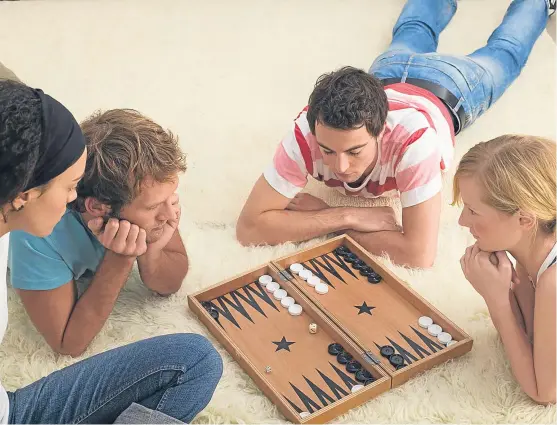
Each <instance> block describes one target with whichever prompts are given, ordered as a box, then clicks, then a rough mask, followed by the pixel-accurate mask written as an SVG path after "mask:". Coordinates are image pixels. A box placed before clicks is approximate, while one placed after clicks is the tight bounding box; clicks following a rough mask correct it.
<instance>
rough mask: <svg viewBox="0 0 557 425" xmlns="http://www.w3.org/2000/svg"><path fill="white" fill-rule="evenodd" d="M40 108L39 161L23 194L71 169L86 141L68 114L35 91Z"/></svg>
mask: <svg viewBox="0 0 557 425" xmlns="http://www.w3.org/2000/svg"><path fill="white" fill-rule="evenodd" d="M35 93H36V95H37V96H38V97H39V98H40V99H41V105H42V117H41V118H42V128H41V130H42V134H41V145H40V147H39V160H38V161H37V165H36V166H35V171H34V172H33V176H32V177H31V180H30V181H29V183H28V184H27V186H26V188H25V190H29V189H32V188H34V187H38V186H41V185H43V184H45V183H48V182H49V181H50V180H52V179H53V178H55V177H57V176H59V175H60V174H62V173H63V172H64V171H66V170H67V169H68V168H70V167H71V166H72V165H73V164H74V163H75V162H76V161H77V160H78V159H79V158H80V157H81V155H82V154H83V151H84V150H85V138H84V137H83V133H82V132H81V128H80V127H79V124H78V123H77V121H76V120H75V118H74V117H73V115H72V114H71V112H70V111H68V110H67V109H66V107H64V105H62V104H61V103H60V102H58V101H57V100H56V99H53V98H52V97H50V96H49V95H48V94H45V93H43V91H42V90H39V89H37V90H35Z"/></svg>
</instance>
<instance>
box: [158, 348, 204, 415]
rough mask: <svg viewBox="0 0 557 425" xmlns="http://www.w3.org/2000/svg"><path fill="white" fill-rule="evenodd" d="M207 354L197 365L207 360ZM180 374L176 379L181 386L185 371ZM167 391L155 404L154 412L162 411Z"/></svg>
mask: <svg viewBox="0 0 557 425" xmlns="http://www.w3.org/2000/svg"><path fill="white" fill-rule="evenodd" d="M209 354H210V353H209V352H207V353H206V354H205V355H204V356H203V358H201V359H200V360H199V363H201V362H202V361H204V360H205V359H206V358H207V356H209ZM182 372H183V373H182V376H179V377H178V378H177V379H176V383H177V385H181V384H182V383H183V382H182V381H181V379H182V378H183V377H184V375H185V371H182ZM168 390H169V388H167V389H166V390H165V391H164V393H163V395H162V397H161V399H160V400H159V402H158V404H157V407H156V410H157V411H159V412H160V411H162V408H163V407H164V403H165V402H166V399H167V398H168V395H167V394H168Z"/></svg>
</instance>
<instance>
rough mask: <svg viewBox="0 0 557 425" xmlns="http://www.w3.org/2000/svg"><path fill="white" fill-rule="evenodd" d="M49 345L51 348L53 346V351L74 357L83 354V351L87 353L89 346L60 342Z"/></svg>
mask: <svg viewBox="0 0 557 425" xmlns="http://www.w3.org/2000/svg"><path fill="white" fill-rule="evenodd" d="M49 345H50V348H52V351H54V352H55V353H57V354H61V355H62V356H70V357H72V358H74V359H75V358H78V357H80V356H81V355H83V353H85V350H87V347H88V344H87V345H71V344H64V343H58V344H49Z"/></svg>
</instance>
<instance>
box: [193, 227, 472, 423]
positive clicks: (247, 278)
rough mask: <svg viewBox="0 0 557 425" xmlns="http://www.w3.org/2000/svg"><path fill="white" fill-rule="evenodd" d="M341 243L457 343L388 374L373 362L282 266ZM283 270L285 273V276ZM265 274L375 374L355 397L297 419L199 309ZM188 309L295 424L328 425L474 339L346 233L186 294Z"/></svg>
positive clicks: (462, 351)
mask: <svg viewBox="0 0 557 425" xmlns="http://www.w3.org/2000/svg"><path fill="white" fill-rule="evenodd" d="M340 245H345V246H347V247H348V248H349V249H350V250H351V251H352V252H354V253H355V254H357V255H358V257H360V258H363V259H365V261H366V263H368V264H369V265H370V266H371V267H373V269H375V270H376V271H377V272H378V273H379V274H380V275H381V276H382V277H383V284H387V285H390V286H391V287H392V288H393V289H394V290H396V291H397V293H398V294H399V295H401V297H403V298H404V299H405V300H406V301H408V303H410V304H411V305H412V306H413V307H415V308H416V309H417V310H419V311H420V312H422V313H423V314H424V315H427V316H429V317H431V318H432V319H433V321H434V322H435V323H438V324H439V325H440V326H441V327H443V329H446V330H447V331H448V332H450V333H451V334H452V335H453V336H456V339H458V340H459V342H457V343H456V344H453V345H451V346H450V347H447V348H445V349H443V350H441V351H438V352H437V353H434V354H432V355H430V356H428V357H427V358H426V359H422V360H421V361H419V362H416V363H413V364H412V365H408V366H407V367H405V368H403V369H401V370H398V371H392V370H391V369H389V368H387V367H385V366H384V365H383V364H373V363H371V362H370V359H369V357H368V356H367V355H366V351H367V348H366V347H365V346H364V344H362V343H361V341H358V339H357V338H356V336H355V335H353V334H352V333H351V332H350V331H349V330H347V329H343V327H342V324H341V323H339V322H338V320H336V319H335V318H334V317H332V315H331V314H330V312H328V311H327V310H326V309H324V308H323V307H322V306H321V305H320V304H319V302H317V301H315V298H314V297H313V296H312V295H311V294H309V293H308V292H307V291H306V286H307V285H304V284H303V282H302V281H300V279H299V278H298V277H296V276H293V275H291V274H290V273H289V272H288V271H287V270H286V267H285V264H286V262H289V263H290V264H291V263H294V262H303V261H306V260H308V259H310V258H313V257H315V256H318V255H321V254H324V253H326V252H330V251H332V250H333V249H335V248H337V247H338V246H340ZM284 271H286V272H288V273H284ZM263 274H268V275H271V276H272V277H273V279H274V280H275V281H276V282H279V283H280V284H281V286H282V287H284V288H285V289H286V290H287V292H288V294H289V295H290V296H291V297H293V298H294V299H295V300H296V302H297V303H298V304H300V305H301V306H302V308H303V309H304V311H305V312H306V313H307V314H309V315H311V317H312V318H313V320H314V322H315V323H317V325H318V326H319V327H320V328H322V329H324V330H325V331H326V332H327V333H329V334H331V335H333V336H335V337H336V340H338V341H339V342H341V344H342V345H343V347H344V348H345V350H346V351H348V352H349V353H350V354H352V356H354V358H355V359H356V360H358V361H359V362H360V363H362V364H366V368H367V369H368V370H369V371H370V372H371V373H372V374H373V375H374V378H376V381H375V382H373V383H372V384H370V385H368V386H366V387H365V388H364V389H362V390H360V391H358V392H356V393H353V394H349V395H348V396H346V397H344V398H343V399H342V400H339V401H337V402H335V403H332V404H330V405H328V406H325V407H323V408H321V409H320V410H318V411H316V412H314V413H313V414H311V415H310V416H307V417H305V418H301V417H300V416H299V415H298V413H297V412H296V411H295V410H294V409H293V408H292V407H291V406H290V404H289V403H288V402H287V401H286V399H284V397H283V396H282V395H281V394H279V393H278V392H277V391H275V390H274V388H273V386H272V384H271V383H270V382H269V381H268V380H267V379H266V377H265V374H263V373H262V372H261V371H259V370H258V369H257V368H256V367H255V366H254V364H253V363H252V362H251V361H250V359H249V358H248V357H247V356H246V355H245V354H244V353H243V352H242V350H241V349H240V348H239V347H238V346H237V345H236V344H235V343H234V341H233V340H232V339H231V338H230V336H228V335H227V334H226V332H224V330H223V329H222V328H221V327H219V326H218V325H217V323H216V322H215V321H214V320H213V318H212V317H211V316H210V315H209V313H208V312H207V311H206V310H205V308H203V306H202V305H201V303H202V302H203V301H208V300H212V299H214V298H217V297H219V296H221V295H224V294H226V293H228V292H230V291H233V290H235V289H238V288H240V287H242V286H244V285H246V284H247V282H251V281H255V280H257V279H258V277H259V276H261V275H263ZM188 305H189V307H190V309H191V310H192V312H193V313H194V314H195V315H196V316H197V317H198V318H199V319H200V320H201V322H202V323H203V324H204V325H205V326H206V327H207V329H208V330H209V331H210V332H211V334H212V335H213V336H214V337H215V338H216V339H217V340H218V341H219V343H221V344H222V345H223V346H224V348H225V349H226V350H227V351H228V353H229V354H230V355H231V356H232V358H233V359H234V360H235V361H236V362H238V364H239V365H240V366H241V367H242V368H243V370H244V371H245V372H246V373H247V374H248V375H249V376H250V377H251V378H252V379H253V380H254V382H255V384H256V385H257V386H258V387H259V388H260V389H261V390H262V391H263V393H264V394H265V395H266V396H267V397H268V398H269V399H270V400H271V401H272V402H273V403H274V404H275V405H276V406H277V407H278V409H279V411H280V412H281V413H282V414H283V415H284V416H285V417H286V418H287V419H288V420H290V421H291V422H293V423H303V424H306V423H308V424H309V423H326V422H330V421H332V420H333V419H335V418H336V417H338V416H340V415H342V414H344V413H346V412H347V411H348V410H350V409H352V408H354V407H356V406H359V405H361V404H363V403H365V402H366V401H368V400H370V399H372V398H374V397H376V396H378V395H379V394H381V393H383V392H385V391H388V390H389V389H390V388H393V387H396V386H398V385H401V384H402V383H404V382H406V381H408V380H409V379H411V378H412V377H414V376H416V375H417V374H419V373H421V372H423V371H425V370H428V369H431V368H432V367H434V366H436V365H439V364H441V363H443V362H445V361H447V360H450V359H452V358H455V357H458V356H461V355H463V354H465V353H467V352H468V351H470V350H471V349H472V344H473V340H472V338H470V336H468V335H467V334H466V333H465V332H464V331H463V330H462V329H460V328H459V327H458V326H456V325H455V324H454V323H452V322H451V321H450V320H449V319H448V318H447V317H445V315H443V314H442V313H441V312H440V311H439V310H438V309H436V308H435V307H434V306H433V305H431V304H430V303H429V302H428V301H426V300H425V299H424V298H423V297H421V296H420V295H419V294H418V293H417V292H415V291H414V290H412V289H411V288H410V287H409V286H408V285H407V284H405V283H404V282H403V281H402V280H400V279H399V278H398V277H397V276H396V275H394V273H392V272H390V271H389V270H388V269H386V268H385V267H383V266H382V265H381V264H379V263H377V262H376V261H374V260H373V258H372V257H371V255H370V254H368V253H367V252H366V250H365V249H364V248H363V247H362V246H361V245H359V244H358V243H357V242H356V241H355V240H353V239H352V238H350V237H349V236H347V235H341V236H337V237H334V238H331V239H329V240H328V241H325V242H323V243H321V244H318V245H316V246H313V247H311V248H308V249H305V250H302V251H299V252H297V253H295V254H291V255H288V256H284V257H282V258H279V259H277V260H275V261H272V262H270V263H267V264H264V265H262V266H260V267H257V268H254V269H252V270H249V271H247V272H246V273H243V274H238V275H236V276H234V277H232V278H230V279H227V280H223V281H221V282H219V283H217V284H215V285H213V286H211V287H209V288H205V289H203V290H201V291H198V292H195V293H193V294H190V295H188Z"/></svg>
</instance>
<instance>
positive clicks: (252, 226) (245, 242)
mask: <svg viewBox="0 0 557 425" xmlns="http://www.w3.org/2000/svg"><path fill="white" fill-rule="evenodd" d="M236 239H237V240H238V242H240V245H242V246H253V245H261V244H265V243H266V242H267V241H265V240H264V239H263V237H262V234H261V232H260V228H259V226H258V220H257V218H251V217H246V216H240V218H239V219H238V222H237V223H236Z"/></svg>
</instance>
